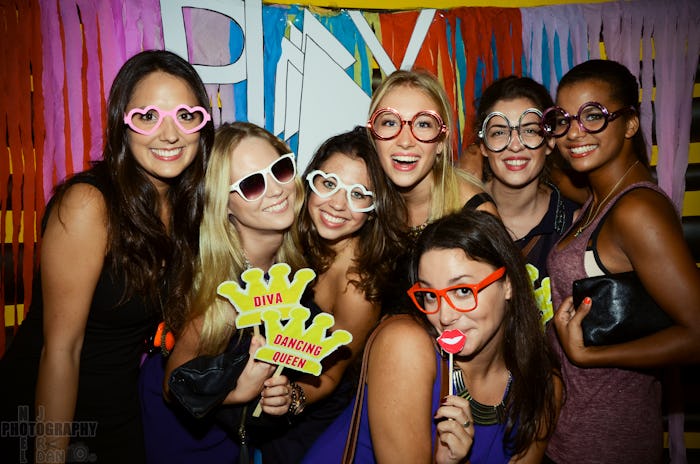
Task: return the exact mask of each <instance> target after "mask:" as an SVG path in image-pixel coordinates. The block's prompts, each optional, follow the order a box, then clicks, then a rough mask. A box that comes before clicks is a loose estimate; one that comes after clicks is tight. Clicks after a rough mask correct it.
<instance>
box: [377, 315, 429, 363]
mask: <svg viewBox="0 0 700 464" xmlns="http://www.w3.org/2000/svg"><path fill="white" fill-rule="evenodd" d="M379 330H380V331H379V333H377V335H376V338H375V340H374V345H373V347H372V353H371V358H372V359H379V358H390V359H393V360H395V361H399V360H400V359H405V360H406V361H408V362H410V360H411V359H416V357H419V358H422V357H425V356H426V355H428V356H429V357H430V358H431V359H432V356H433V354H432V353H433V351H434V344H433V339H432V337H431V336H430V335H429V334H428V332H427V331H426V330H425V328H424V327H423V326H422V325H421V324H420V323H419V322H418V321H417V320H416V319H415V318H413V317H397V316H394V317H392V318H391V319H390V320H389V321H388V322H387V323H386V324H384V325H383V326H382V327H380V329H379Z"/></svg>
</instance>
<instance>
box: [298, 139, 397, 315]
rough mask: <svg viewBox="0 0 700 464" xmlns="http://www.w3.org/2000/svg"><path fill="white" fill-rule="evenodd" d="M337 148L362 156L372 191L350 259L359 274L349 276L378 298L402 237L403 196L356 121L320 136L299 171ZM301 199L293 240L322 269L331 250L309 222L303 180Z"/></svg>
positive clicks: (312, 166) (316, 166) (310, 168)
mask: <svg viewBox="0 0 700 464" xmlns="http://www.w3.org/2000/svg"><path fill="white" fill-rule="evenodd" d="M336 153H342V154H343V155H345V156H348V157H350V158H353V159H359V160H362V161H364V163H365V166H366V167H367V174H368V176H369V179H370V183H371V185H372V190H373V192H374V205H375V208H374V210H373V211H371V212H369V213H368V215H369V218H368V219H367V221H366V222H365V224H364V225H363V226H362V227H361V228H360V230H359V231H357V232H356V234H357V235H358V236H359V237H360V240H359V243H360V246H359V247H358V254H357V256H356V259H355V263H356V265H355V266H354V267H353V268H351V269H350V271H351V272H354V273H356V274H357V275H359V276H360V279H359V281H357V282H353V283H354V284H356V285H357V286H358V288H360V289H361V290H362V291H363V292H364V293H365V296H366V297H367V299H368V300H369V301H373V302H380V301H381V292H382V290H383V289H384V288H385V286H386V285H385V281H386V280H387V279H389V278H390V277H389V276H391V275H392V273H393V270H394V260H395V258H396V257H397V256H399V255H400V254H401V252H402V250H403V245H402V244H403V243H405V238H404V237H405V230H404V229H405V228H404V226H403V224H405V220H404V219H403V216H402V215H401V212H402V211H405V210H404V207H403V201H402V200H401V197H400V194H399V193H398V191H397V190H396V189H395V188H393V187H391V186H390V184H389V180H388V179H387V177H386V175H385V174H384V170H383V169H382V167H381V165H380V164H379V157H378V156H377V153H376V151H375V149H374V145H373V144H372V142H371V141H370V139H369V137H368V136H367V131H366V129H365V128H364V127H361V126H357V127H355V128H354V129H353V130H351V131H349V132H345V133H343V134H340V135H336V136H334V137H331V138H329V139H328V140H326V141H325V142H324V143H323V144H322V145H321V147H320V148H319V149H318V150H317V151H316V153H315V154H314V156H313V158H312V159H311V162H310V163H309V165H308V166H307V168H306V171H305V172H304V174H303V175H302V179H306V175H307V174H308V173H310V172H311V171H313V170H315V169H319V167H320V166H321V165H322V164H323V163H324V162H325V161H326V160H327V159H328V158H330V157H331V156H332V155H334V154H336ZM304 191H305V195H304V205H303V206H302V210H301V215H300V218H299V226H298V228H297V233H298V240H299V243H300V244H301V246H302V249H303V250H305V253H306V259H307V260H308V262H309V264H310V265H311V267H312V268H313V269H315V270H316V271H317V272H318V273H319V274H320V273H323V272H324V271H325V270H326V269H328V267H329V266H330V265H331V263H332V262H333V259H334V258H335V252H334V251H333V250H332V249H331V247H330V246H329V244H328V243H327V242H326V241H325V240H324V239H323V238H321V236H320V235H319V234H318V230H317V229H316V227H315V226H314V223H313V221H312V220H311V216H310V215H309V211H308V198H309V195H310V194H311V189H310V187H309V186H308V185H307V184H305V189H304Z"/></svg>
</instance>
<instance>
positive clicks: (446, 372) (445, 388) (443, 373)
mask: <svg viewBox="0 0 700 464" xmlns="http://www.w3.org/2000/svg"><path fill="white" fill-rule="evenodd" d="M436 348H437V349H438V351H439V350H440V347H439V346H437V347H436ZM438 367H439V369H438V372H437V375H439V376H440V400H441V401H442V399H443V398H444V397H446V396H447V395H448V394H449V393H450V382H451V381H452V379H451V378H450V366H449V364H448V361H447V358H446V357H445V356H440V362H439V364H438ZM435 433H436V434H437V432H435ZM437 449H438V439H437V436H436V437H435V449H434V450H433V451H434V452H433V463H435V462H437Z"/></svg>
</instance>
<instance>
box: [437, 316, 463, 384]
mask: <svg viewBox="0 0 700 464" xmlns="http://www.w3.org/2000/svg"><path fill="white" fill-rule="evenodd" d="M437 342H438V345H440V347H441V348H442V349H443V350H445V351H447V352H448V353H449V354H450V357H449V377H448V378H449V379H450V380H449V385H450V389H449V394H450V395H453V394H454V391H453V390H454V386H453V382H452V371H453V370H454V360H453V358H452V356H453V355H454V354H457V353H459V352H460V351H462V348H464V344H465V343H466V342H467V336H466V335H464V334H463V333H462V331H461V330H457V329H451V330H445V331H444V332H443V333H442V334H441V335H440V336H439V337H438V338H437Z"/></svg>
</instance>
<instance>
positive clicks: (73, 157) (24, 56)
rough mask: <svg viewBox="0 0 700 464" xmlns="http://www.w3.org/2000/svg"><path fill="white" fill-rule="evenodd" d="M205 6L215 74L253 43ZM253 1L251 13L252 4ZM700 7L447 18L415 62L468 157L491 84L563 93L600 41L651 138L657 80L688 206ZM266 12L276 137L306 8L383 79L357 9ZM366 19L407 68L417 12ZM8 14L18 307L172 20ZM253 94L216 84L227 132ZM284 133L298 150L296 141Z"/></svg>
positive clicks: (359, 77) (126, 6) (669, 158)
mask: <svg viewBox="0 0 700 464" xmlns="http://www.w3.org/2000/svg"><path fill="white" fill-rule="evenodd" d="M173 1H174V0H173ZM179 3H182V2H179ZM207 3H208V2H206V1H204V0H202V1H201V3H200V2H197V1H196V0H193V1H191V2H189V3H187V4H184V3H183V6H184V7H183V8H182V15H183V21H184V24H185V35H186V38H187V51H188V55H189V56H188V59H189V60H190V61H191V62H192V63H194V64H205V65H212V66H220V65H223V64H227V63H230V62H232V61H235V60H236V59H237V57H239V56H240V55H241V53H242V51H243V49H244V47H245V42H244V41H245V35H246V31H245V30H244V28H243V26H241V25H240V24H238V23H237V22H235V21H232V20H231V19H230V18H228V17H225V16H222V15H220V14H218V13H216V12H213V11H210V10H208V9H205V8H204V7H203V6H204V5H205V4H207ZM209 3H211V2H209ZM233 3H234V4H237V3H235V2H233ZM243 3H245V4H247V6H250V5H252V3H253V2H251V1H250V0H248V1H246V2H240V4H241V5H242V4H243ZM696 5H697V4H696V3H695V2H693V1H692V0H679V1H674V2H656V1H653V0H641V1H630V2H615V3H595V4H567V5H554V6H546V7H536V8H487V7H461V8H453V9H446V10H437V11H436V12H435V15H434V16H433V19H432V22H431V23H430V25H429V28H428V32H427V36H426V39H425V41H424V43H423V45H422V46H421V48H420V50H419V52H418V54H417V57H416V60H415V66H416V67H421V68H425V69H428V70H430V71H432V72H433V73H434V74H436V75H437V76H438V77H439V78H440V79H441V80H442V81H443V82H444V84H445V87H446V89H447V90H448V93H449V95H450V98H451V99H452V102H453V104H454V117H455V121H456V124H457V125H458V127H457V128H456V129H457V132H458V135H459V137H458V138H457V142H456V143H457V144H458V148H460V149H463V148H464V147H466V146H467V145H468V144H469V143H471V141H472V140H473V135H472V134H473V130H472V125H473V114H474V108H473V107H474V102H475V100H476V99H477V98H478V96H479V95H480V94H481V91H482V89H483V88H484V87H485V86H486V85H487V84H488V83H489V82H491V81H492V80H493V79H495V78H496V77H499V76H504V75H508V74H523V75H527V76H531V77H533V78H535V79H536V80H539V81H541V82H543V83H544V84H545V85H546V86H547V87H548V88H549V89H550V90H551V91H552V92H555V90H556V83H557V82H558V79H559V78H560V77H561V76H562V75H563V74H564V73H565V72H566V71H567V70H568V69H569V68H570V67H571V66H573V65H575V64H577V63H579V62H581V61H584V60H586V59H588V58H589V57H598V56H600V55H601V40H602V43H603V45H604V47H602V48H603V49H604V51H605V53H606V54H607V56H608V57H609V58H612V59H617V60H619V61H622V62H623V63H625V64H626V65H627V66H629V67H630V69H632V70H633V72H638V73H639V74H640V79H641V82H642V86H643V87H644V91H643V92H642V95H641V98H642V108H643V115H642V127H643V130H644V134H645V135H646V136H647V141H648V143H651V140H652V131H653V130H654V128H653V126H652V111H651V110H652V102H651V87H652V85H653V83H655V84H656V88H657V93H656V104H655V106H654V111H655V116H656V121H657V127H656V140H657V144H658V148H659V161H658V165H657V169H658V176H659V182H660V185H661V186H662V187H663V188H664V189H665V190H666V191H667V192H668V193H669V194H670V195H671V196H672V198H673V200H674V202H675V203H676V205H677V206H678V207H679V208H680V204H681V201H682V198H683V191H684V172H685V167H686V165H687V156H688V140H689V131H690V120H691V117H690V116H691V100H692V88H693V79H694V72H695V68H696V65H697V59H698V54H699V51H700V37H699V35H700V30H699V29H698V28H697V24H698V23H700V11H699V8H698V7H697V6H696ZM198 6H199V7H198ZM260 10H261V12H262V34H263V36H262V41H263V51H264V57H263V58H264V64H263V73H264V81H265V85H264V108H263V110H262V111H263V113H264V118H265V126H266V127H267V128H268V129H270V130H272V126H273V119H274V108H275V105H274V103H275V101H274V98H275V94H274V89H275V76H276V72H277V65H278V61H279V60H280V57H281V56H282V54H283V50H282V45H281V44H282V39H283V38H285V37H286V38H289V37H290V36H291V35H293V34H296V33H297V32H295V31H299V30H303V29H304V24H303V23H304V17H305V13H306V12H307V10H308V12H310V14H311V15H313V18H315V19H316V20H317V21H318V22H320V23H321V24H322V25H323V27H324V28H325V29H326V30H327V31H330V34H332V35H333V36H334V37H335V39H336V40H337V41H339V42H340V43H341V44H342V46H343V47H344V48H345V49H346V50H347V51H348V52H349V53H350V54H351V55H352V56H353V57H354V58H355V60H356V62H355V63H354V64H353V65H352V66H350V67H349V68H348V69H347V70H346V71H345V72H346V73H347V74H348V76H349V77H350V78H351V79H353V80H354V81H355V83H356V84H357V85H358V86H359V87H360V88H361V89H362V90H363V91H364V93H366V94H367V95H368V96H369V95H371V92H372V83H373V79H374V80H376V79H377V78H378V77H382V76H381V74H382V73H381V72H378V71H377V67H376V63H375V59H374V58H375V57H374V56H373V55H372V53H371V51H370V50H369V48H368V46H367V44H366V43H365V40H364V39H363V37H362V35H361V34H360V33H359V32H358V30H357V27H356V25H355V23H353V21H352V20H351V18H350V15H349V12H348V10H343V9H338V10H326V9H318V8H308V9H307V8H306V7H304V6H299V5H271V4H261V5H260ZM361 14H362V16H363V18H364V20H365V21H366V22H367V23H368V24H369V25H370V26H372V27H373V30H374V33H375V35H376V37H377V39H378V40H379V42H380V43H381V44H382V46H383V48H384V49H385V51H386V53H387V54H388V56H389V57H390V58H391V60H392V62H393V63H394V65H395V66H396V67H399V65H400V64H401V62H402V59H403V56H404V53H405V51H406V46H407V44H408V43H409V40H410V37H411V33H412V31H413V29H414V25H415V23H416V19H417V17H418V15H419V12H417V11H387V12H380V11H362V12H361ZM0 15H1V16H2V20H3V23H2V24H4V25H6V27H5V28H4V29H3V30H2V31H1V32H0V34H2V37H1V38H2V41H1V45H0V50H1V52H0V53H2V62H3V64H4V65H3V66H2V67H1V68H0V75H2V83H3V85H2V86H1V87H2V90H0V91H2V92H3V98H2V101H0V107H1V108H2V121H1V122H0V125H1V126H0V129H2V131H3V132H2V133H3V134H6V140H7V144H8V156H4V157H1V158H0V201H1V204H2V211H1V213H2V214H1V215H0V221H1V223H0V226H2V228H3V230H6V235H5V241H4V246H3V264H4V265H3V276H2V277H3V282H10V285H7V284H6V285H4V286H3V291H2V292H3V295H2V296H3V300H4V302H5V304H8V301H9V300H5V297H6V296H7V295H8V294H9V293H12V292H17V291H18V290H19V289H20V288H23V289H22V290H21V293H22V295H16V297H15V298H14V299H13V300H12V301H9V304H15V303H22V302H24V303H26V304H28V303H29V302H30V289H31V281H32V272H33V270H34V269H35V261H36V258H35V257H36V256H37V253H36V252H37V250H36V249H35V248H34V246H35V245H34V244H35V243H38V232H37V227H36V222H37V221H38V219H39V218H40V217H41V214H42V213H43V208H44V204H45V201H46V200H47V199H48V197H49V196H50V194H51V192H52V188H53V186H54V185H55V184H56V183H57V182H59V181H60V180H62V179H64V178H65V177H66V176H68V175H71V174H73V173H75V172H77V171H80V170H82V169H84V168H86V167H87V166H88V163H89V161H90V160H94V159H98V158H99V157H100V156H101V151H102V146H103V123H104V121H105V110H106V98H107V95H108V93H109V88H110V85H111V83H112V80H113V79H114V76H115V74H116V72H117V70H118V69H119V67H120V66H121V65H122V64H123V62H124V61H125V60H126V59H127V58H128V57H129V56H131V55H133V54H134V53H136V52H138V51H141V50H144V49H151V48H157V49H162V48H164V47H165V44H164V38H163V22H162V18H161V3H160V2H159V1H158V0H142V1H139V2H134V1H130V0H56V1H46V2H38V1H37V0H15V1H9V0H0ZM307 17H308V16H307ZM601 31H604V34H602V36H601ZM652 46H653V50H654V51H653V52H652ZM652 53H654V54H653V55H652ZM32 83H33V87H32ZM247 86H248V83H247V82H246V81H245V80H243V81H241V82H237V83H234V84H208V85H207V88H208V90H209V92H210V96H211V102H212V106H213V113H214V120H215V122H216V123H217V124H219V123H221V122H222V121H231V120H246V119H248V116H249V115H248V108H249V102H248V101H247V100H248V92H247V90H248V87H247ZM339 110H342V109H339ZM321 116H323V117H325V115H321ZM329 135H330V134H329ZM288 138H289V140H288V141H289V142H290V144H291V145H292V147H293V148H294V147H295V146H296V143H297V136H296V135H295V136H291V137H288ZM460 151H461V150H457V153H459V152H460ZM10 179H11V181H10ZM10 199H11V200H12V201H11V202H10ZM10 226H11V227H10ZM8 248H9V249H8ZM9 254H11V256H9ZM7 262H9V263H10V264H6V263H7ZM20 270H21V271H20ZM10 273H14V274H15V275H17V274H18V273H19V275H21V276H22V279H14V280H12V279H11V278H9V279H8V276H9V274H10ZM22 282H24V286H23V287H21V284H22ZM10 287H12V288H10ZM15 320H17V319H15ZM2 336H4V335H0V337H2ZM3 347H4V340H0V350H2V349H3Z"/></svg>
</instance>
